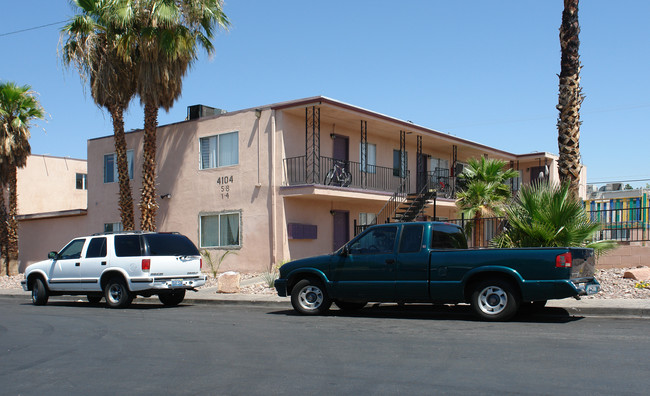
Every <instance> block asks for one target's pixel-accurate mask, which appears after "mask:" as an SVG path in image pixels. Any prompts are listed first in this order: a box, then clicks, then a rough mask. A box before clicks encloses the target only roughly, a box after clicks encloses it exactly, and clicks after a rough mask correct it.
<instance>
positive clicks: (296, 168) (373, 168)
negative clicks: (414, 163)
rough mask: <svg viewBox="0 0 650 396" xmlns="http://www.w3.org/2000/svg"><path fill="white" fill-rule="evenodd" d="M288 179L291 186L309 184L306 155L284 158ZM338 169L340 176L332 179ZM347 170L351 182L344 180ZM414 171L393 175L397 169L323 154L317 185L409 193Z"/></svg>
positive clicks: (337, 173) (337, 172) (337, 174)
mask: <svg viewBox="0 0 650 396" xmlns="http://www.w3.org/2000/svg"><path fill="white" fill-rule="evenodd" d="M284 169H285V177H286V182H287V184H289V185H290V186H295V185H300V184H311V183H308V182H307V180H308V178H307V175H308V169H307V162H306V157H305V156H300V157H291V158H285V159H284ZM330 172H334V174H335V175H336V177H333V178H331V179H330V178H328V177H327V175H328V173H330ZM345 173H349V175H350V176H351V178H350V181H349V183H346V182H344V180H345V179H346V178H345V177H344V176H345V175H344V174H345ZM409 176H410V173H409V171H408V170H407V171H406V173H405V177H404V178H401V177H398V176H394V175H393V168H386V167H383V166H377V165H365V164H363V166H362V164H361V163H359V162H354V161H340V160H336V159H334V158H328V157H322V156H321V157H320V178H319V181H318V182H317V183H316V184H322V185H328V184H329V185H333V186H340V187H350V188H359V189H365V190H374V191H382V192H408V191H409V190H410V183H409Z"/></svg>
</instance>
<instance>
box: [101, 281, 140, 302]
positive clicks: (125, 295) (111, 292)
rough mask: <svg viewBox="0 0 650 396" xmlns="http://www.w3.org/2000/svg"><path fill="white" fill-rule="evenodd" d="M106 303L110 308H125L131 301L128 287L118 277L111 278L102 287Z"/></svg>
mask: <svg viewBox="0 0 650 396" xmlns="http://www.w3.org/2000/svg"><path fill="white" fill-rule="evenodd" d="M104 297H105V298H106V303H107V304H108V306H109V307H111V308H126V307H128V306H129V305H130V304H131V301H133V296H132V295H131V292H129V289H128V287H126V284H125V283H124V281H123V280H122V279H120V278H111V279H109V281H108V283H106V287H105V288H104Z"/></svg>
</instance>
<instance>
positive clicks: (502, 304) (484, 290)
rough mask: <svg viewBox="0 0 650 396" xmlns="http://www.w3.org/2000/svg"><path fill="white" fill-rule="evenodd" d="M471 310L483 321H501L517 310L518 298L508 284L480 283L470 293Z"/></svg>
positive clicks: (500, 281)
mask: <svg viewBox="0 0 650 396" xmlns="http://www.w3.org/2000/svg"><path fill="white" fill-rule="evenodd" d="M471 303H472V308H473V309H474V312H475V313H476V314H477V315H478V316H479V317H480V318H481V319H484V320H489V321H501V320H508V319H510V318H511V317H513V316H514V315H515V314H516V313H517V310H518V309H519V297H518V296H517V294H516V293H515V291H514V288H513V287H512V285H511V284H510V283H509V282H506V281H503V280H499V279H494V280H488V281H483V282H480V283H479V284H478V285H476V287H475V288H474V292H473V293H472V301H471Z"/></svg>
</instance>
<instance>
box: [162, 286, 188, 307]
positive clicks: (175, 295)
mask: <svg viewBox="0 0 650 396" xmlns="http://www.w3.org/2000/svg"><path fill="white" fill-rule="evenodd" d="M184 298H185V290H184V289H181V290H174V291H173V292H171V293H162V294H159V295H158V299H160V302H161V303H163V304H164V305H165V306H167V307H174V306H176V305H178V304H180V303H182V302H183V299H184Z"/></svg>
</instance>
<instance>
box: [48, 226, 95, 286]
mask: <svg viewBox="0 0 650 396" xmlns="http://www.w3.org/2000/svg"><path fill="white" fill-rule="evenodd" d="M85 244H86V239H84V238H81V239H75V240H73V241H72V242H70V243H68V244H67V245H66V246H65V247H64V248H63V249H61V251H60V252H59V253H58V254H57V257H56V258H55V259H54V260H52V267H50V274H49V278H50V282H49V283H50V284H49V287H50V289H52V290H68V291H76V290H81V285H80V283H79V279H80V277H81V253H82V251H83V248H84V245H85Z"/></svg>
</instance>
